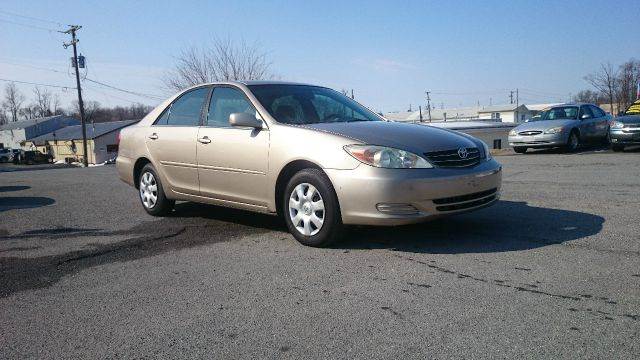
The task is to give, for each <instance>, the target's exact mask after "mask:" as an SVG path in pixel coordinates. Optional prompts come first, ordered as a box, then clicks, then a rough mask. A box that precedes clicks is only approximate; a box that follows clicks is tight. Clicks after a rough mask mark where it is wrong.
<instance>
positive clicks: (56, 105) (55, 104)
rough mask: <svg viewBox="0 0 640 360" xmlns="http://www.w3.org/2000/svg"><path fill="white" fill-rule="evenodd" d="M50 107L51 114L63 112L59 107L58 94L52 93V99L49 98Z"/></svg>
mask: <svg viewBox="0 0 640 360" xmlns="http://www.w3.org/2000/svg"><path fill="white" fill-rule="evenodd" d="M51 108H52V110H53V115H62V114H63V113H64V112H63V110H62V108H61V107H60V96H58V94H55V95H53V99H52V100H51Z"/></svg>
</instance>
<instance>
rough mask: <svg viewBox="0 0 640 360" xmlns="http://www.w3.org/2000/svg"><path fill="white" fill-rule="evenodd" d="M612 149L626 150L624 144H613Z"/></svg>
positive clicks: (616, 150) (617, 150)
mask: <svg viewBox="0 0 640 360" xmlns="http://www.w3.org/2000/svg"><path fill="white" fill-rule="evenodd" d="M611 150H613V151H615V152H620V151H624V145H611Z"/></svg>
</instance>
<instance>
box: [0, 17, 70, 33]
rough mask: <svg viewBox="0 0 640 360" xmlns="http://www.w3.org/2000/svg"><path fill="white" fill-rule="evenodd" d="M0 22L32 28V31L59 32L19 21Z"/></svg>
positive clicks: (3, 20)
mask: <svg viewBox="0 0 640 360" xmlns="http://www.w3.org/2000/svg"><path fill="white" fill-rule="evenodd" d="M0 21H2V22H6V23H9V24H13V25H19V26H24V27H28V28H32V29H38V30H44V31H48V32H50V33H52V32H58V30H56V29H50V28H46V27H42V26H36V25H31V24H24V23H20V22H17V21H11V20H6V19H0Z"/></svg>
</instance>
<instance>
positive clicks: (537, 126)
mask: <svg viewBox="0 0 640 360" xmlns="http://www.w3.org/2000/svg"><path fill="white" fill-rule="evenodd" d="M578 122H579V121H578V120H571V119H564V120H539V121H531V122H528V123H524V124H520V125H518V126H516V128H515V130H516V131H517V132H521V131H527V130H534V131H535V130H539V131H544V130H547V129H551V128H554V127H558V126H563V127H564V126H571V125H574V124H576V123H578Z"/></svg>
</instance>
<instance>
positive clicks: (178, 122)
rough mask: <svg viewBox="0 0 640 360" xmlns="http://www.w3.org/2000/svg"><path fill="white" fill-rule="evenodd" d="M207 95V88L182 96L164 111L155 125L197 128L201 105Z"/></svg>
mask: <svg viewBox="0 0 640 360" xmlns="http://www.w3.org/2000/svg"><path fill="white" fill-rule="evenodd" d="M208 93H209V88H207V87H204V88H198V89H194V90H191V91H189V92H187V93H185V94H183V95H182V96H180V97H179V98H178V99H177V100H176V101H174V102H173V104H171V106H169V108H167V110H165V111H164V113H163V114H162V115H161V116H160V117H159V118H158V120H157V121H156V123H155V124H156V125H170V126H199V125H200V114H201V112H202V105H203V104H204V100H205V99H206V97H207V94H208Z"/></svg>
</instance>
